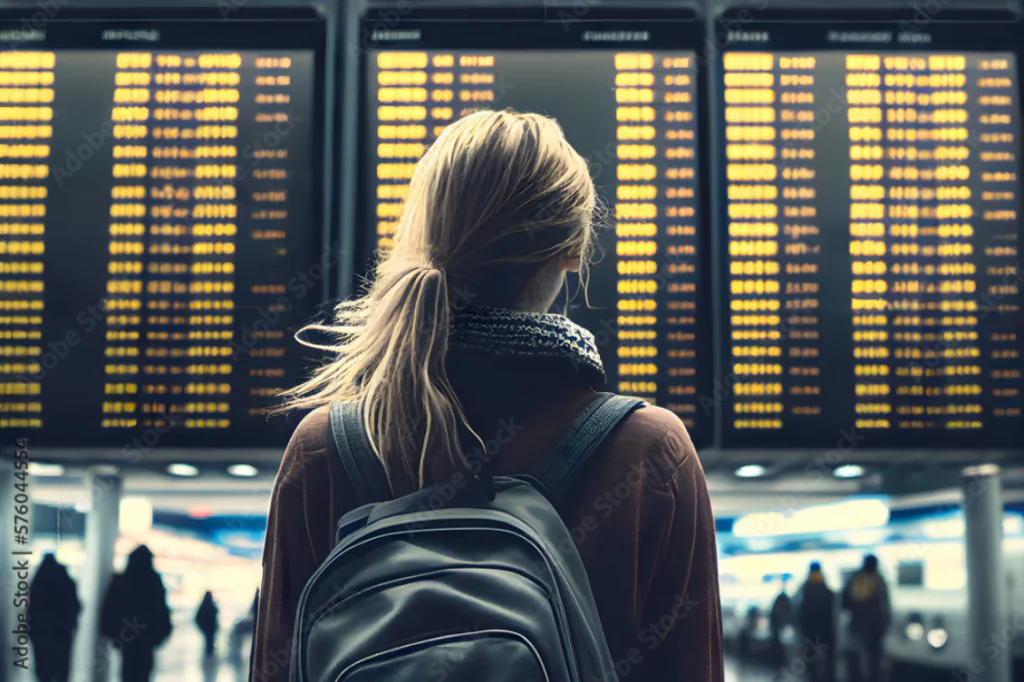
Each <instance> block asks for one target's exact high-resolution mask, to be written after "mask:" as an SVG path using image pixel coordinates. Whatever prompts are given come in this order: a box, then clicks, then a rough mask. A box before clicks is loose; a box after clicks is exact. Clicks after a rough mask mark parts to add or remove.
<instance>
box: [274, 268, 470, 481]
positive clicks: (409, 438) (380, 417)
mask: <svg viewBox="0 0 1024 682" xmlns="http://www.w3.org/2000/svg"><path fill="white" fill-rule="evenodd" d="M388 265H389V266H390V267H386V268H381V269H380V270H379V272H378V277H377V280H376V282H375V284H374V287H373V293H372V296H371V297H369V300H367V299H362V300H358V301H352V302H347V303H342V304H341V305H340V306H338V318H339V321H340V322H342V324H340V325H339V326H335V327H322V326H316V325H312V326H310V327H307V328H306V329H319V330H321V331H326V332H329V333H331V332H333V333H335V334H338V335H339V336H340V337H341V339H340V341H341V343H340V344H339V345H335V346H326V347H323V348H326V349H330V350H332V351H334V352H336V353H337V354H338V358H337V359H335V360H334V361H333V362H331V363H329V364H326V365H324V366H323V367H321V368H320V370H319V371H317V372H316V374H315V375H314V377H313V378H312V379H311V380H310V381H308V382H306V383H305V384H303V385H301V386H299V387H297V388H295V389H293V390H291V391H289V392H288V393H286V394H285V396H286V398H290V399H289V400H287V402H286V404H285V405H284V407H283V408H282V409H291V408H295V407H314V406H317V405H321V404H323V403H324V402H329V401H330V400H362V401H363V422H364V424H365V426H366V429H367V433H368V434H369V437H370V442H371V443H372V444H373V447H374V449H375V451H376V453H377V456H378V457H380V459H381V461H382V462H383V463H384V466H385V468H386V469H387V472H388V477H389V479H390V481H391V486H392V488H393V489H394V491H395V493H396V494H399V495H400V494H404V493H408V492H412V491H413V490H416V489H419V488H422V487H424V486H427V485H431V484H434V483H440V482H443V481H445V480H450V479H451V477H452V476H453V475H455V473H457V472H468V470H469V466H468V463H467V461H466V458H465V456H464V454H463V451H462V445H461V437H460V426H462V427H464V428H466V429H467V430H468V431H469V433H473V432H472V429H471V428H470V427H469V425H468V423H467V422H466V419H465V415H464V413H463V410H462V406H461V404H460V403H459V400H458V398H457V397H456V395H455V391H454V390H453V389H452V386H451V383H450V382H449V380H448V373H447V371H446V369H445V356H446V354H447V350H448V334H449V330H450V328H451V308H450V304H449V299H448V278H447V275H446V274H445V271H444V270H442V269H439V268H436V267H433V266H429V265H424V264H422V263H410V264H401V263H398V262H395V261H392V262H390V263H388ZM345 322H348V324H345ZM473 435H474V436H475V435H476V434H475V433H474V434H473Z"/></svg>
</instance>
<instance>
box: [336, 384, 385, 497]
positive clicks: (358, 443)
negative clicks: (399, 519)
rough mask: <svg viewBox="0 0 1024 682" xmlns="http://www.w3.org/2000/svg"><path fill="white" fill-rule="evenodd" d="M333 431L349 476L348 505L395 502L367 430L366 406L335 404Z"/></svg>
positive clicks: (347, 487) (346, 484) (337, 449)
mask: <svg viewBox="0 0 1024 682" xmlns="http://www.w3.org/2000/svg"><path fill="white" fill-rule="evenodd" d="M329 428H330V431H331V434H330V435H331V438H330V440H331V442H333V443H334V446H335V450H336V451H337V453H338V459H340V460H341V466H342V471H343V472H344V474H345V480H344V481H342V487H343V489H344V491H345V494H346V495H347V497H346V498H344V499H345V500H346V505H347V506H348V505H350V508H351V509H356V508H358V507H361V506H363V505H364V504H370V503H374V502H387V501H389V500H391V499H392V498H393V497H394V495H393V493H392V491H391V484H390V483H389V482H388V476H387V472H386V471H385V470H384V464H383V463H382V462H381V461H380V459H379V458H378V457H377V455H376V454H375V453H374V451H373V446H372V445H370V438H369V436H368V435H367V433H366V428H365V427H364V426H363V416H362V404H361V403H357V402H341V401H335V402H333V403H331V412H330V427H329ZM349 501H350V502H349Z"/></svg>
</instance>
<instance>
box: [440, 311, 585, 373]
mask: <svg viewBox="0 0 1024 682" xmlns="http://www.w3.org/2000/svg"><path fill="white" fill-rule="evenodd" d="M452 312H453V315H452V328H451V333H450V334H449V336H448V344H449V346H453V347H457V348H468V349H471V350H476V351H482V352H485V353H491V354H493V355H499V356H502V357H548V358H562V359H565V360H568V361H569V362H571V363H572V364H573V366H574V367H583V368H586V369H589V370H592V371H594V372H596V373H597V375H598V376H599V377H600V382H601V383H603V382H604V380H605V375H604V366H603V365H602V364H601V356H600V354H598V351H597V344H596V343H595V342H594V335H593V334H591V333H590V332H589V331H587V330H586V329H584V328H583V327H581V326H579V325H578V324H576V323H575V322H572V321H571V320H569V318H567V317H563V316H562V315H552V314H550V313H526V312H522V311H519V310H509V309H506V308H487V307H483V306H459V307H457V308H455V309H454V310H453V311H452Z"/></svg>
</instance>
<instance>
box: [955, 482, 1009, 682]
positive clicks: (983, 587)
mask: <svg viewBox="0 0 1024 682" xmlns="http://www.w3.org/2000/svg"><path fill="white" fill-rule="evenodd" d="M999 474H1000V472H999V467H998V466H997V465H995V464H982V465H979V466H973V467H968V468H966V469H964V471H963V475H964V478H963V484H964V503H963V504H964V536H965V537H964V542H965V543H966V544H965V549H966V551H965V556H966V561H967V637H968V641H967V644H968V646H967V652H968V657H967V672H968V675H969V679H970V680H971V682H1010V680H1011V658H1010V647H1009V644H1008V643H1007V642H1005V641H1004V640H1003V635H1004V631H1005V630H1006V629H1007V628H1008V627H1009V625H1010V621H1009V610H1008V605H1007V602H1006V599H1007V587H1006V571H1005V569H1004V567H1003V497H1002V494H1001V489H1000V484H999Z"/></svg>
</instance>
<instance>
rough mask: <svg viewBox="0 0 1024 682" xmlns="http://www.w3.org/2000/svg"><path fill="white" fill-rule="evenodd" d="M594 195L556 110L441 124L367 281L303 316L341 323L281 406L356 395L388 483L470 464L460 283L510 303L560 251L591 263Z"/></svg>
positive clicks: (410, 484) (423, 480)
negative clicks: (456, 363)
mask: <svg viewBox="0 0 1024 682" xmlns="http://www.w3.org/2000/svg"><path fill="white" fill-rule="evenodd" d="M595 207H596V195H595V190H594V184H593V181H592V179H591V176H590V172H589V169H588V167H587V162H586V161H585V160H584V159H583V157H581V156H580V155H579V154H577V153H576V151H575V150H574V149H573V148H572V147H571V146H570V145H569V143H568V142H567V141H566V139H565V136H564V135H563V133H562V129H561V127H559V125H558V123H557V122H556V121H555V120H553V119H551V118H547V117H544V116H540V115H536V114H520V113H516V112H513V111H511V110H507V111H502V112H494V111H481V112H477V113H474V114H472V115H469V116H467V117H465V118H463V119H461V120H459V121H457V122H456V123H453V124H452V125H450V126H448V127H447V128H446V129H445V130H444V131H443V132H442V134H441V135H440V136H439V137H438V139H437V141H436V142H435V143H434V144H433V145H432V146H431V147H430V149H429V150H427V152H426V154H425V155H424V156H423V158H422V159H421V160H420V162H419V163H418V164H417V166H416V169H415V172H414V173H413V176H412V181H411V183H410V185H409V194H408V197H407V198H406V201H405V206H404V209H403V212H402V216H401V219H400V220H399V223H398V228H397V232H396V235H395V242H394V247H393V249H392V250H391V252H390V254H389V255H387V256H386V257H385V258H383V259H382V260H381V261H380V262H378V263H377V266H376V269H375V276H374V278H373V282H372V284H371V285H370V286H369V288H368V290H367V292H366V294H365V295H364V296H362V297H360V298H357V299H355V300H351V301H346V302H343V303H341V304H340V305H339V306H338V307H337V308H336V311H335V317H336V319H335V324H334V325H333V326H324V325H312V326H311V327H308V328H307V329H309V328H312V329H318V330H320V331H322V332H327V333H328V334H331V335H333V336H335V338H336V339H337V343H336V344H335V345H331V346H316V347H317V348H321V349H323V350H327V351H329V352H330V353H332V354H334V355H335V356H336V357H335V359H333V361H331V362H329V363H327V364H325V365H324V366H322V367H321V368H320V369H318V370H317V371H316V372H315V373H314V375H313V377H312V378H310V379H309V380H308V381H306V382H305V383H303V384H301V385H299V386H297V387H296V388H294V389H291V390H290V391H287V392H286V393H285V394H284V397H285V404H284V406H283V408H282V409H290V408H312V407H318V406H320V405H324V404H327V403H330V402H332V401H335V400H346V401H353V400H361V401H363V419H364V423H365V425H366V428H367V432H368V434H369V436H370V441H371V443H372V444H373V446H374V448H375V450H376V451H377V454H378V456H379V457H380V458H381V460H382V461H383V463H384V465H385V468H386V469H387V471H388V476H389V478H390V480H391V484H392V487H393V488H394V489H395V492H396V493H402V492H411V491H412V490H415V489H417V488H422V487H425V486H427V485H431V484H432V483H440V482H443V481H445V480H450V478H451V476H453V475H455V473H456V472H467V471H468V470H469V463H468V461H467V459H466V456H465V453H464V452H463V450H462V445H461V438H460V429H462V428H464V429H466V432H467V433H468V434H470V435H471V436H472V437H473V438H475V439H476V440H477V441H478V442H480V443H481V445H482V441H481V439H480V437H479V436H478V435H477V434H476V433H474V432H473V430H472V428H471V427H470V426H469V424H468V422H467V420H466V417H465V414H464V412H463V409H462V405H461V404H460V402H459V399H458V397H457V396H456V395H455V392H454V390H453V389H452V386H451V384H450V383H449V380H448V376H447V372H446V371H445V355H446V352H447V347H448V333H449V327H450V322H451V308H452V305H453V304H455V303H458V301H454V300H452V298H453V295H454V292H455V291H456V288H457V287H459V286H463V285H465V286H469V287H471V288H472V289H473V290H474V291H475V292H478V293H480V294H482V296H481V297H482V298H484V299H486V302H487V303H488V304H491V305H495V304H498V305H505V306H510V305H511V304H512V301H513V299H512V298H509V295H513V298H515V297H519V300H522V297H523V296H527V297H528V296H530V295H531V294H530V292H529V291H527V289H528V288H529V283H530V281H531V280H533V279H536V278H535V275H536V274H537V272H539V270H540V269H541V268H543V267H544V266H545V265H546V264H550V263H551V262H552V261H553V260H554V259H557V258H560V257H571V258H580V260H581V268H584V269H585V267H586V263H587V261H588V260H589V257H590V254H591V251H592V248H593V243H594V238H593V237H594V227H593V215H594V210H595ZM560 276H562V275H561V274H560ZM452 279H455V280H457V284H456V285H450V280H452ZM510 292H511V294H510ZM300 334H301V332H300ZM307 345H310V344H307Z"/></svg>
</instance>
